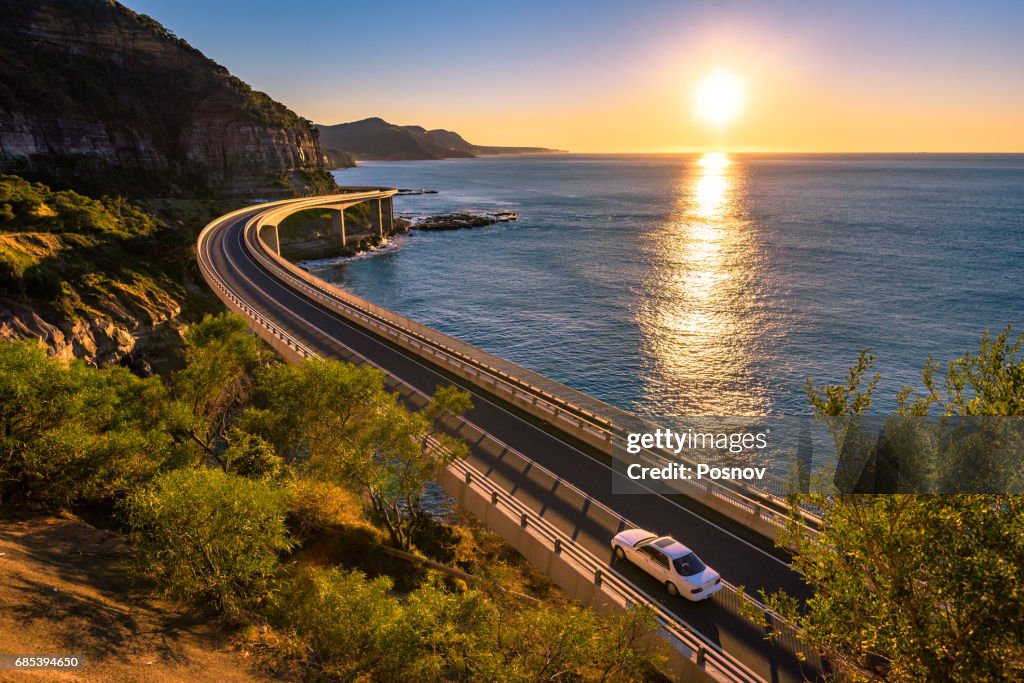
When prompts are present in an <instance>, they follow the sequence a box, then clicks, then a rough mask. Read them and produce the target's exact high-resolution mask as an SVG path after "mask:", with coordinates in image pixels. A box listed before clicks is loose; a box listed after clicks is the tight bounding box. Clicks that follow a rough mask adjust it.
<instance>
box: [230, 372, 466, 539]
mask: <svg viewBox="0 0 1024 683" xmlns="http://www.w3.org/2000/svg"><path fill="white" fill-rule="evenodd" d="M260 387H261V390H262V393H263V394H264V397H263V398H264V403H265V405H267V406H268V407H267V408H266V409H263V410H260V411H258V412H254V413H250V414H249V415H248V416H247V418H246V419H244V420H243V424H245V425H246V428H248V429H253V430H260V431H262V433H263V434H264V435H266V437H267V439H268V440H269V441H270V442H271V443H273V444H274V445H275V446H276V448H277V449H278V451H279V452H283V453H290V454H292V456H293V458H296V459H301V460H303V461H304V465H303V466H304V469H305V471H306V473H307V474H309V475H311V476H316V477H322V478H326V479H328V480H330V481H334V482H336V483H339V484H342V485H344V486H348V487H350V488H353V489H355V490H357V491H358V492H359V493H361V494H362V495H364V496H365V497H366V500H367V502H368V503H369V505H370V508H371V510H372V512H373V515H374V517H375V518H376V521H378V522H379V523H380V524H381V525H382V526H383V527H384V528H385V530H386V531H387V532H388V535H389V536H390V538H391V541H392V543H394V545H396V546H397V547H399V548H402V549H404V550H408V549H409V548H410V547H411V546H412V545H413V536H414V530H415V527H416V519H417V515H418V514H419V513H420V512H421V507H422V506H421V503H422V498H423V494H424V492H425V490H426V486H427V485H428V483H429V482H430V481H432V480H433V479H434V477H435V476H436V475H437V472H438V468H440V467H444V466H446V465H447V464H448V463H450V462H451V461H452V460H454V459H455V458H459V457H462V456H463V455H464V454H465V453H466V450H467V448H466V445H465V444H464V443H462V442H461V441H460V440H458V439H456V438H454V437H452V436H450V435H448V434H447V433H445V432H444V431H443V430H442V424H443V423H444V422H445V421H447V420H450V419H452V418H453V417H454V416H457V415H458V414H460V413H461V412H462V411H465V410H466V409H468V407H469V406H470V402H469V396H468V394H466V393H465V392H461V391H459V390H457V389H455V388H453V387H440V388H438V390H437V392H436V393H435V396H434V398H433V399H432V400H431V401H430V402H429V403H428V404H427V405H426V406H425V407H424V408H423V410H421V411H418V412H410V411H408V410H406V409H405V407H404V406H402V405H401V404H400V403H399V402H398V398H397V396H396V395H394V394H390V393H388V392H387V391H385V390H384V384H383V374H382V373H381V372H380V371H379V370H374V369H372V368H361V367H356V366H354V365H351V364H349V363H343V362H341V361H335V360H325V359H314V360H309V361H306V362H305V363H303V364H302V365H298V366H276V367H273V368H270V369H269V370H268V371H267V372H265V373H264V374H263V375H261V378H260Z"/></svg>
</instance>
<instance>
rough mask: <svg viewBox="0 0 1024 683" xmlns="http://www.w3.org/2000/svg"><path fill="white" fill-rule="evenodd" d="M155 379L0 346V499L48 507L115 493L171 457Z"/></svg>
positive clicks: (169, 426)
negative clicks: (30, 502) (28, 502)
mask: <svg viewBox="0 0 1024 683" xmlns="http://www.w3.org/2000/svg"><path fill="white" fill-rule="evenodd" d="M169 403H170V399H169V397H168V395H167V392H166V390H165V389H164V387H163V385H162V384H161V383H160V380H159V379H156V378H150V379H140V378H138V377H135V376H134V375H132V374H131V373H130V372H128V371H127V370H126V369H124V368H104V369H97V368H93V367H89V366H87V365H85V364H84V363H82V362H80V361H63V360H58V359H53V358H49V357H48V356H47V354H46V351H45V349H44V348H43V347H42V346H41V345H40V344H38V343H36V342H31V341H26V342H20V343H4V344H0V500H2V499H7V498H11V497H18V498H21V499H23V500H31V501H34V502H36V503H39V504H43V505H46V506H50V507H61V506H66V505H70V504H72V503H75V502H79V501H83V500H92V501H99V500H105V499H109V498H111V497H114V496H117V495H120V494H122V493H124V492H125V491H127V490H128V489H130V488H132V487H133V486H135V485H137V484H138V483H139V482H141V481H144V480H146V479H148V478H149V477H151V476H152V475H153V474H154V473H155V472H156V471H157V470H158V469H159V468H161V467H164V466H168V465H170V464H173V463H174V462H176V461H177V460H180V455H181V453H180V449H179V448H177V447H176V446H175V444H174V442H173V439H172V437H171V432H172V431H173V430H174V428H175V425H174V424H173V423H172V421H173V416H174V414H175V411H174V410H169V411H165V410H164V408H166V407H167V406H168V404H169Z"/></svg>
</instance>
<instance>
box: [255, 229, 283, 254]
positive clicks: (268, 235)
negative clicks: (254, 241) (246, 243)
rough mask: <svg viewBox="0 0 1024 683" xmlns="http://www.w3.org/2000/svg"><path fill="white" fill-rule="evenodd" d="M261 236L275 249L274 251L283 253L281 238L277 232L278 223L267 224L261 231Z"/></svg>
mask: <svg viewBox="0 0 1024 683" xmlns="http://www.w3.org/2000/svg"><path fill="white" fill-rule="evenodd" d="M260 237H261V238H262V239H263V241H264V242H266V243H267V245H268V246H269V247H270V248H271V249H273V250H274V253H275V254H277V255H278V256H280V255H281V239H280V237H279V236H278V234H277V226H276V225H265V226H263V229H262V230H261V231H260Z"/></svg>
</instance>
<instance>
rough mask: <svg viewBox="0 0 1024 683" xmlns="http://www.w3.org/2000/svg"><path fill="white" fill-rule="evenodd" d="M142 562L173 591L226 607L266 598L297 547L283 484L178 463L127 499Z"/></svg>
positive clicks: (145, 569)
mask: <svg viewBox="0 0 1024 683" xmlns="http://www.w3.org/2000/svg"><path fill="white" fill-rule="evenodd" d="M125 511H126V513H127V514H126V516H127V521H128V525H129V527H130V528H131V529H132V530H133V531H134V532H135V534H136V536H137V539H138V545H139V552H138V553H137V555H136V560H137V567H136V569H137V570H139V571H141V572H144V573H147V574H149V575H150V576H152V577H153V578H155V579H156V581H157V583H158V584H159V586H160V587H161V588H163V589H164V591H166V592H167V593H168V594H170V595H173V596H175V597H178V598H181V599H186V600H193V601H202V600H212V601H214V603H215V604H216V606H217V607H218V608H219V609H220V610H221V611H227V610H231V609H234V608H236V607H240V606H244V605H245V604H247V603H249V602H251V601H258V600H259V599H261V598H262V596H263V594H264V593H265V591H266V589H267V587H268V580H269V579H270V578H271V577H273V576H274V574H275V573H276V571H277V569H278V554H279V553H281V552H283V551H286V550H288V549H290V548H291V547H292V541H291V538H290V537H289V535H288V532H287V530H286V528H285V523H284V517H285V506H284V496H283V494H282V492H281V491H280V489H279V488H277V487H275V486H273V485H272V484H269V483H267V482H264V481H254V480H251V479H246V478H244V477H240V476H238V475H233V474H227V473H225V472H222V471H220V470H212V469H201V470H178V471H175V472H170V473H168V474H165V475H162V476H160V477H158V478H157V479H156V480H155V481H154V482H153V483H152V485H150V486H148V487H146V488H145V489H142V490H140V491H138V492H136V493H135V494H134V495H132V496H130V497H129V498H128V499H127V501H126V503H125Z"/></svg>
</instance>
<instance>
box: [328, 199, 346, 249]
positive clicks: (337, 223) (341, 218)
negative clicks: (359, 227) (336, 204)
mask: <svg viewBox="0 0 1024 683" xmlns="http://www.w3.org/2000/svg"><path fill="white" fill-rule="evenodd" d="M331 228H333V229H334V232H335V233H339V232H340V233H341V246H343V247H344V246H345V209H344V208H341V209H338V210H337V211H335V212H334V213H333V214H331Z"/></svg>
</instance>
